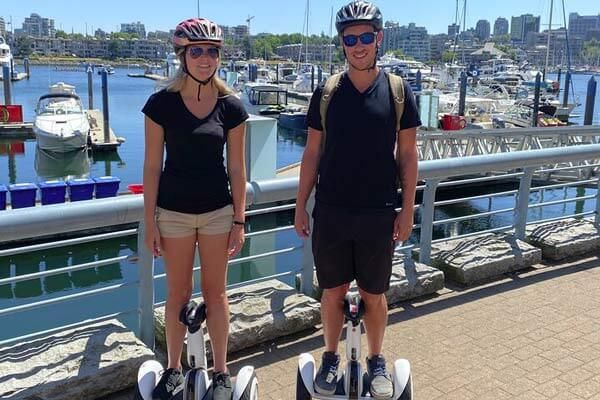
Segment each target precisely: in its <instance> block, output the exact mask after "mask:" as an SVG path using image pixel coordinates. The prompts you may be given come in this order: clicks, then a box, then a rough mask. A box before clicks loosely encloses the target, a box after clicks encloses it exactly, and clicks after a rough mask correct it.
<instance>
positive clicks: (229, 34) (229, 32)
mask: <svg viewBox="0 0 600 400" xmlns="http://www.w3.org/2000/svg"><path fill="white" fill-rule="evenodd" d="M221 30H222V31H223V36H224V37H225V39H231V40H233V41H234V42H241V41H242V40H243V39H245V38H247V37H248V36H249V31H248V25H237V26H221Z"/></svg>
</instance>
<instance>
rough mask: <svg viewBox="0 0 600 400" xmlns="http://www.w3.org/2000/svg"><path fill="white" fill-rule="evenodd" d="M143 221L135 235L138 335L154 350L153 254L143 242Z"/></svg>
mask: <svg viewBox="0 0 600 400" xmlns="http://www.w3.org/2000/svg"><path fill="white" fill-rule="evenodd" d="M144 229H145V226H144V221H140V224H139V226H138V235H137V238H138V240H137V254H138V280H139V292H138V293H139V295H138V300H139V304H138V308H139V312H140V323H139V335H140V339H141V341H142V342H144V343H145V344H146V346H148V347H149V348H150V349H153V350H154V256H153V255H152V253H151V252H150V251H149V250H148V249H147V248H146V245H145V243H144Z"/></svg>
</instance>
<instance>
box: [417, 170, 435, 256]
mask: <svg viewBox="0 0 600 400" xmlns="http://www.w3.org/2000/svg"><path fill="white" fill-rule="evenodd" d="M439 183H440V180H439V179H429V180H427V183H426V184H425V190H424V191H423V202H422V205H421V210H423V211H421V237H420V243H419V247H420V250H419V262H421V263H423V264H429V262H430V261H431V240H432V238H433V212H434V209H435V204H434V203H435V192H436V190H437V187H438V184H439Z"/></svg>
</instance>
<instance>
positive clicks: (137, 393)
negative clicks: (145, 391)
mask: <svg viewBox="0 0 600 400" xmlns="http://www.w3.org/2000/svg"><path fill="white" fill-rule="evenodd" d="M133 400H145V399H144V397H143V396H142V394H141V393H140V388H139V387H138V386H137V385H135V392H134V393H133Z"/></svg>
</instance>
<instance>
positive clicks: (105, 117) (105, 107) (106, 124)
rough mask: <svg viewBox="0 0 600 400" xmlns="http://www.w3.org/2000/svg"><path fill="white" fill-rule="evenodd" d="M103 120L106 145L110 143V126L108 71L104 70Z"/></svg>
mask: <svg viewBox="0 0 600 400" xmlns="http://www.w3.org/2000/svg"><path fill="white" fill-rule="evenodd" d="M102 119H103V120H104V143H109V142H110V128H109V127H110V124H109V117H108V71H107V70H106V68H104V69H102Z"/></svg>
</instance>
